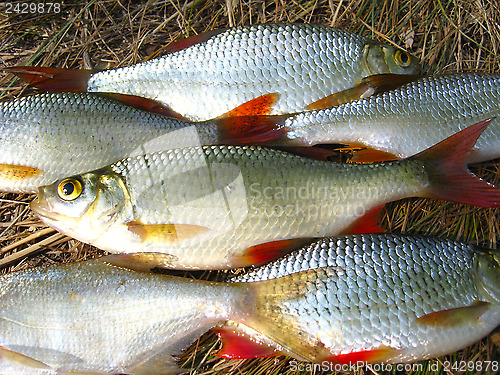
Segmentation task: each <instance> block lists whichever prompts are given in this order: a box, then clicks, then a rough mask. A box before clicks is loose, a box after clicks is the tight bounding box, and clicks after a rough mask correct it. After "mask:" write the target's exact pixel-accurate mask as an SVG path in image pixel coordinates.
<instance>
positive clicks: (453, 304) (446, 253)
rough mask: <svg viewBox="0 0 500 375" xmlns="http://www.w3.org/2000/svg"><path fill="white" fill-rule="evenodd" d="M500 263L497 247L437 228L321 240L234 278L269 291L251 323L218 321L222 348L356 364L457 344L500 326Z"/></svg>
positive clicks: (419, 356) (242, 354)
mask: <svg viewBox="0 0 500 375" xmlns="http://www.w3.org/2000/svg"><path fill="white" fill-rule="evenodd" d="M499 262H500V252H499V251H498V250H487V249H482V248H479V247H477V246H474V245H470V244H466V243H460V242H455V241H451V240H447V239H437V238H432V237H422V236H408V235H400V234H361V235H353V236H340V237H330V238H324V239H320V240H317V241H315V242H313V243H312V244H310V245H308V246H305V247H303V248H301V249H299V250H296V251H294V252H292V253H290V254H287V255H286V256H284V257H283V258H281V259H279V260H276V261H274V262H272V263H270V264H266V265H263V266H261V267H259V268H256V269H253V270H250V271H249V272H246V273H243V274H241V275H239V276H236V277H233V278H232V279H230V280H229V281H230V282H234V283H236V284H239V283H242V282H244V283H248V284H250V285H254V286H255V287H257V289H260V290H259V291H258V292H256V293H255V295H256V299H257V302H254V303H253V304H252V305H249V306H248V308H249V310H248V313H249V315H248V319H249V320H248V321H247V322H241V321H239V320H236V321H232V322H231V321H229V322H228V323H226V325H225V326H223V327H222V328H220V329H219V330H218V332H219V336H220V337H221V339H222V341H223V344H224V346H223V348H222V350H221V351H220V352H219V353H218V356H220V357H223V358H252V357H254V356H257V357H260V356H262V355H263V354H266V353H267V354H268V355H279V354H287V355H291V356H292V357H294V358H296V359H298V360H304V361H309V362H316V363H322V362H323V361H327V362H330V363H333V364H353V363H354V364H357V363H359V362H362V363H380V362H383V363H405V362H414V361H418V360H423V359H429V358H434V357H437V356H441V355H445V354H449V353H452V352H455V351H457V350H459V349H462V348H464V347H466V346H468V345H471V344H472V343H474V342H476V341H478V340H480V339H481V338H482V337H484V336H486V335H487V334H489V333H490V332H492V331H493V330H494V329H495V328H496V327H497V326H498V325H500V263H499ZM269 281H274V282H275V283H274V284H273V283H269ZM267 283H269V284H267ZM251 287H252V286H251ZM268 288H269V289H268ZM264 289H266V292H262V290H264ZM278 301H279V302H278ZM246 342H250V343H251V342H253V345H252V346H245V343H246ZM259 344H260V345H259ZM250 345H251V344H250ZM266 347H267V349H266ZM247 348H249V349H247ZM282 348H285V350H283V349H282ZM254 354H255V355H254ZM358 361H359V362H358ZM332 369H333V367H332Z"/></svg>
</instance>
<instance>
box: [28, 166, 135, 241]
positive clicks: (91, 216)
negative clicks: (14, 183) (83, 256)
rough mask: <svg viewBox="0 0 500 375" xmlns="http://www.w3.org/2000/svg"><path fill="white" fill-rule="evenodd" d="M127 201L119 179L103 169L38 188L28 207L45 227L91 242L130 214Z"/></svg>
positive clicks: (125, 191) (122, 184) (128, 200)
mask: <svg viewBox="0 0 500 375" xmlns="http://www.w3.org/2000/svg"><path fill="white" fill-rule="evenodd" d="M129 198H130V197H129V195H128V191H127V189H126V187H125V184H124V182H123V179H122V177H121V176H119V175H118V174H116V173H115V172H114V171H112V170H111V169H107V168H103V169H100V170H97V171H93V172H89V173H85V174H81V175H76V176H72V177H68V178H64V179H62V180H58V181H56V182H55V183H53V184H51V185H46V186H42V187H40V188H39V189H38V198H37V199H36V200H34V201H33V202H31V205H30V207H31V209H32V210H33V211H34V212H35V213H36V214H37V215H38V216H39V217H40V219H41V220H42V221H43V222H44V223H45V224H47V225H48V226H51V227H53V228H55V229H57V230H58V231H60V232H61V233H64V234H67V235H69V236H71V237H74V238H76V239H79V240H81V241H84V242H92V241H94V240H95V239H96V238H98V237H99V236H100V235H101V234H103V233H105V232H106V230H108V228H109V227H110V226H111V225H112V224H113V223H114V222H117V221H118V219H119V218H123V217H124V216H127V215H130V214H131V210H132V208H131V204H130V199H129Z"/></svg>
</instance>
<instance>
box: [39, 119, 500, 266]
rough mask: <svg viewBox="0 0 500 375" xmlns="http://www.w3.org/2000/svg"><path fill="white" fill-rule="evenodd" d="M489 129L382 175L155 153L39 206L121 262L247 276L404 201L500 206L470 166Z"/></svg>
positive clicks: (266, 159) (202, 151) (236, 152)
mask: <svg viewBox="0 0 500 375" xmlns="http://www.w3.org/2000/svg"><path fill="white" fill-rule="evenodd" d="M486 125H487V122H483V123H480V124H477V125H474V126H471V127H470V128H468V129H465V130H464V131H462V132H461V133H458V134H456V135H455V136H453V137H450V138H449V139H447V140H445V141H443V142H442V143H440V144H438V145H436V146H434V147H432V148H430V149H429V150H427V151H425V152H423V153H421V154H419V155H416V156H415V157H412V158H410V159H405V160H402V161H397V162H393V163H387V164H378V165H355V164H348V165H346V164H338V163H332V162H323V161H316V160H309V159H305V158H302V157H299V156H295V155H291V154H288V153H285V152H281V151H276V150H272V149H267V148H262V147H232V146H210V147H192V148H182V149H175V150H170V151H166V152H159V153H153V154H147V155H144V156H139V157H134V158H128V159H124V160H121V161H119V162H117V163H114V164H112V165H110V166H108V167H105V168H101V169H99V170H96V171H92V172H89V173H85V174H81V175H77V176H72V177H68V178H65V179H62V180H59V181H57V182H56V183H54V184H52V185H49V186H44V187H41V188H40V189H39V197H38V200H35V201H33V202H32V204H31V208H32V209H33V211H34V212H35V213H36V214H37V215H39V216H40V218H41V219H42V221H43V222H44V223H46V224H47V225H49V226H52V227H54V228H56V229H57V230H59V231H60V232H62V233H64V234H67V235H69V236H72V237H74V238H76V239H79V240H81V241H83V242H87V243H90V244H92V245H95V246H97V247H99V248H101V249H103V250H107V251H110V252H113V253H128V254H136V255H135V256H138V255H139V256H140V255H141V254H142V255H143V256H145V257H149V258H151V261H152V262H153V263H154V261H157V262H158V265H160V266H163V267H168V268H177V269H219V268H233V267H240V266H248V265H251V264H256V263H261V262H264V261H268V260H269V259H272V258H275V257H276V256H278V255H279V254H281V253H282V252H286V251H288V250H289V249H288V247H289V246H292V245H294V244H295V242H299V243H300V242H301V240H300V239H301V238H303V237H321V236H327V235H335V234H339V233H346V232H347V233H355V232H358V231H367V230H374V227H375V225H376V223H375V222H376V214H375V212H376V211H377V210H378V209H380V207H381V206H383V205H384V204H385V203H387V202H389V201H394V200H397V199H401V198H405V197H411V196H425V197H437V198H442V199H446V200H451V201H456V202H461V203H466V204H474V205H479V206H485V207H495V206H498V205H499V204H500V191H499V190H498V189H496V188H495V187H493V186H491V185H489V184H487V183H485V182H484V181H481V180H479V179H478V178H477V177H475V176H474V175H472V174H471V173H470V172H469V171H468V170H467V169H466V166H465V163H464V158H465V157H466V156H467V154H468V150H469V148H470V147H472V145H473V144H474V141H475V139H476V138H477V136H478V135H479V134H480V132H481V131H482V129H484V127H485V126H486ZM363 217H364V218H366V219H365V222H364V223H360V222H359V221H358V220H359V219H360V218H363ZM360 220H361V221H363V219H360ZM357 221H358V222H357ZM276 241H277V242H276ZM259 244H260V245H259ZM256 245H259V246H256Z"/></svg>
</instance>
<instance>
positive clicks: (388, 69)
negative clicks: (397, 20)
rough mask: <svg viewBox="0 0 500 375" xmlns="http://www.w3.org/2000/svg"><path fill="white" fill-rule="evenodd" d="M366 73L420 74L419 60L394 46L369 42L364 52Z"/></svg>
mask: <svg viewBox="0 0 500 375" xmlns="http://www.w3.org/2000/svg"><path fill="white" fill-rule="evenodd" d="M364 58H365V61H364V62H365V65H366V67H365V68H366V71H367V73H368V75H370V74H381V73H393V74H418V73H419V64H418V61H417V58H416V57H415V56H413V55H411V54H409V53H408V52H406V51H403V50H402V49H399V48H395V47H393V46H387V45H382V44H378V43H375V42H369V43H368V44H367V45H366V47H365V52H364Z"/></svg>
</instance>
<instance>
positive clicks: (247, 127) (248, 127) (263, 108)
mask: <svg viewBox="0 0 500 375" xmlns="http://www.w3.org/2000/svg"><path fill="white" fill-rule="evenodd" d="M277 99H278V94H266V95H262V96H259V97H257V98H255V99H252V100H250V101H248V102H246V103H243V104H242V105H240V106H238V107H236V108H235V109H233V110H231V111H229V112H228V113H226V114H224V115H223V116H221V117H219V118H218V119H216V120H214V121H216V122H217V123H218V128H219V140H220V142H221V143H222V144H246V143H266V142H270V141H274V140H277V139H279V138H282V137H283V136H284V135H285V134H286V129H285V128H284V126H283V124H284V121H285V118H286V116H268V114H269V112H270V111H271V108H272V105H273V103H274V102H276V100H277Z"/></svg>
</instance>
